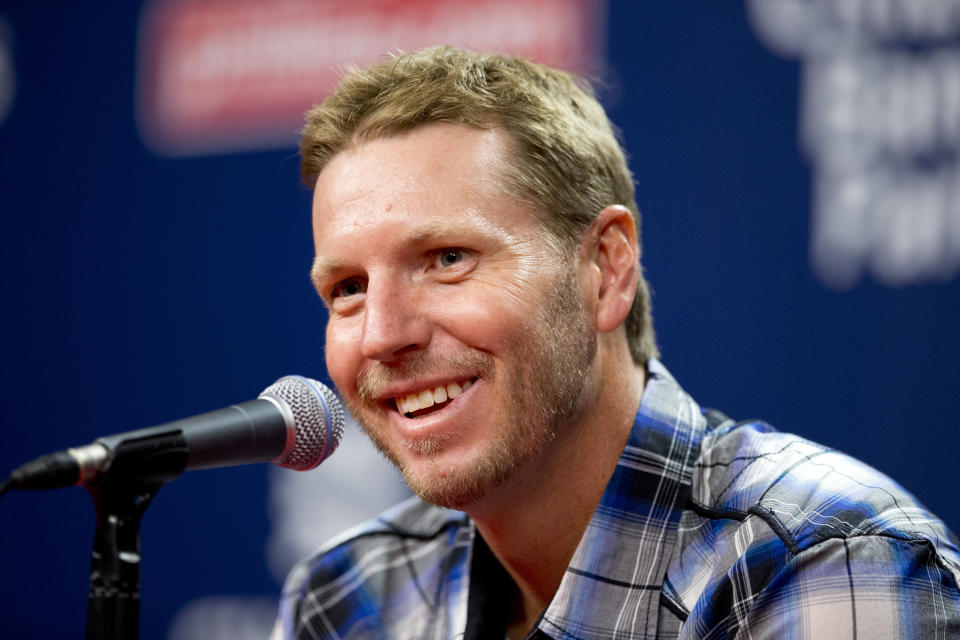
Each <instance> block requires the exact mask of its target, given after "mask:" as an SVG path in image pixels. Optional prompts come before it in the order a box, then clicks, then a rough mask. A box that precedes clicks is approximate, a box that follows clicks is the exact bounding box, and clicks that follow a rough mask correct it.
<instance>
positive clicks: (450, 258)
mask: <svg viewBox="0 0 960 640" xmlns="http://www.w3.org/2000/svg"><path fill="white" fill-rule="evenodd" d="M462 261H463V249H444V250H443V251H441V252H440V253H439V254H438V255H437V262H439V263H440V266H441V267H452V266H453V265H455V264H457V263H458V262H462Z"/></svg>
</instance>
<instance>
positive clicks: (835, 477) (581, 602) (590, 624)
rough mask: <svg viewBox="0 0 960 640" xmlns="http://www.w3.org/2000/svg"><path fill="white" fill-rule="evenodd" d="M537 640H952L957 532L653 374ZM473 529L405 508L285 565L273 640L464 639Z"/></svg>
mask: <svg viewBox="0 0 960 640" xmlns="http://www.w3.org/2000/svg"><path fill="white" fill-rule="evenodd" d="M648 371H649V373H650V378H649V380H648V382H647V387H646V389H645V391H644V395H643V401H642V404H641V407H640V410H639V412H638V414H637V417H636V421H635V424H634V428H633V431H632V434H631V436H630V439H629V442H628V444H627V446H626V448H625V449H624V451H623V454H622V455H621V458H620V461H619V464H618V466H617V468H616V470H615V471H614V473H613V476H612V477H611V479H610V482H609V484H608V486H607V488H606V491H605V493H604V495H603V497H602V499H601V502H600V505H599V506H598V507H597V510H596V512H595V513H594V515H593V518H592V520H591V521H590V523H589V525H588V527H587V530H586V532H585V533H584V535H583V537H582V539H581V541H580V543H579V545H578V547H577V550H576V552H575V554H574V556H573V559H572V560H571V562H570V566H569V567H568V568H567V572H566V574H565V576H564V578H563V581H562V582H561V585H560V588H559V590H558V592H557V594H556V596H555V597H554V599H553V601H552V602H551V603H550V605H549V607H548V608H547V609H546V611H544V613H543V615H542V617H541V619H540V621H539V623H538V628H537V633H538V634H545V635H546V636H549V637H551V638H557V639H569V640H574V639H576V640H593V639H599V638H734V637H736V638H753V639H760V638H902V639H907V638H911V639H912V638H960V591H958V581H960V552H958V543H957V540H956V538H954V537H953V535H952V534H951V533H950V532H949V531H948V530H947V528H946V527H945V525H944V524H943V523H942V522H940V521H939V520H937V519H936V518H935V517H934V516H932V515H931V514H930V513H928V512H927V511H926V510H925V509H924V508H923V507H922V506H921V505H920V504H919V503H917V501H916V500H915V499H914V498H913V497H912V496H910V495H909V494H908V493H906V492H905V491H904V490H903V489H902V488H901V487H899V486H898V485H897V484H896V483H894V482H893V481H891V480H890V479H889V478H886V477H885V476H883V475H882V474H880V473H879V472H877V471H875V470H873V469H871V468H870V467H868V466H866V465H864V464H862V463H860V462H857V461H856V460H853V459H851V458H849V457H847V456H845V455H843V454H840V453H837V452H835V451H832V450H830V449H827V448H825V447H821V446H818V445H816V444H813V443H811V442H808V441H806V440H804V439H802V438H799V437H796V436H792V435H787V434H781V433H778V432H776V431H774V430H773V429H772V428H771V427H770V426H769V425H766V424H765V423H762V422H746V423H734V422H733V421H732V420H730V419H728V418H726V416H723V414H720V413H719V412H715V411H710V410H707V411H701V410H700V408H699V407H698V406H697V405H696V403H694V401H693V400H692V399H691V398H690V397H689V396H687V395H686V394H685V393H684V392H683V390H682V389H681V388H680V387H679V385H678V384H677V383H676V381H675V380H674V379H673V378H672V377H671V376H670V374H669V372H668V371H667V370H666V369H665V368H664V367H663V365H662V364H660V363H659V362H657V361H656V360H651V361H650V362H649V363H648ZM474 536H475V530H474V527H473V525H472V523H471V522H470V520H469V519H468V518H467V517H466V516H465V515H464V514H462V513H459V512H454V511H447V510H444V509H439V508H437V507H433V506H429V505H426V504H424V503H422V502H419V501H417V500H415V499H414V500H410V501H408V502H405V503H403V504H401V505H398V506H397V507H395V508H394V509H393V510H391V511H389V512H386V513H384V514H383V515H382V516H381V517H380V518H378V519H377V520H375V521H373V522H371V523H368V524H366V525H362V526H361V527H358V528H357V529H354V530H353V531H349V532H347V533H345V534H344V535H342V536H341V537H340V538H338V539H336V540H334V541H332V542H331V543H329V544H328V545H326V546H325V547H324V549H322V550H321V551H320V552H319V553H318V554H317V555H316V556H314V557H312V558H310V559H308V560H307V561H305V562H303V563H301V564H300V565H299V566H298V567H297V568H296V569H294V571H293V572H292V573H291V575H290V577H289V578H288V580H287V584H286V585H285V587H284V592H283V598H282V601H281V607H280V616H279V619H278V624H277V628H276V629H275V634H274V635H275V637H278V638H280V637H283V638H297V639H301V638H311V639H313V638H351V639H353V638H390V639H391V640H393V639H401V640H408V639H409V640H413V639H417V640H426V639H434V638H437V639H440V638H463V637H464V629H465V627H466V615H467V594H468V590H469V576H470V562H471V548H472V544H473V540H474Z"/></svg>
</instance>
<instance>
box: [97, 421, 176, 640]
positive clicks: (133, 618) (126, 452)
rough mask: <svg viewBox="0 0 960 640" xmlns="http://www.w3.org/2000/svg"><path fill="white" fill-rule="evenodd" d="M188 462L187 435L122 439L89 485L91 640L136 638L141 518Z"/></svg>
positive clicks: (127, 639) (138, 615) (137, 628)
mask: <svg viewBox="0 0 960 640" xmlns="http://www.w3.org/2000/svg"><path fill="white" fill-rule="evenodd" d="M186 464H187V449H186V445H185V443H184V442H183V438H182V436H180V435H179V434H177V433H166V434H164V433H161V434H156V435H150V436H146V437H143V438H139V439H134V440H129V441H126V442H123V443H121V444H120V445H119V446H118V447H117V448H116V449H115V450H114V451H113V452H112V453H111V456H110V459H109V460H108V461H107V465H106V468H105V469H104V470H103V471H101V473H100V474H99V475H98V476H97V478H96V481H95V482H93V483H91V484H89V485H88V486H87V489H88V490H89V492H90V495H91V497H92V498H93V504H94V507H95V509H96V512H97V528H96V532H95V533H94V538H93V551H92V553H91V558H90V592H89V595H88V597H87V636H86V637H87V640H136V638H137V637H138V635H139V622H140V560H141V556H140V519H141V518H142V517H143V514H144V512H145V511H146V509H147V507H148V506H149V505H150V501H151V500H153V497H154V496H155V495H156V493H157V491H159V490H160V487H161V486H163V485H164V484H166V483H167V482H169V481H170V480H173V479H174V478H176V477H177V476H179V475H180V474H181V473H182V472H183V470H184V468H185V467H186Z"/></svg>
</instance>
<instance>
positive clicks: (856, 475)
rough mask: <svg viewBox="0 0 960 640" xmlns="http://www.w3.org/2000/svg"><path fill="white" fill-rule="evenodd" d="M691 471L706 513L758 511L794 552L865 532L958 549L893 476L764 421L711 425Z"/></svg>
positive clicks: (694, 500)
mask: <svg viewBox="0 0 960 640" xmlns="http://www.w3.org/2000/svg"><path fill="white" fill-rule="evenodd" d="M693 474H694V481H693V485H692V494H691V504H692V506H694V508H698V509H701V510H702V515H703V516H705V517H708V518H710V517H722V516H724V515H726V516H729V517H731V518H733V519H740V520H744V519H746V518H747V517H749V516H756V517H758V518H760V519H762V520H763V521H764V522H765V523H767V524H768V525H769V526H770V527H771V528H772V529H774V530H775V532H776V533H777V535H778V537H780V538H781V539H782V540H783V542H784V544H785V545H786V546H787V547H788V549H789V550H790V551H791V552H793V553H799V552H800V551H803V550H804V549H808V548H810V547H812V546H814V545H816V544H818V543H821V542H824V541H825V540H828V539H840V538H851V537H857V536H864V535H883V536H889V537H893V538H898V539H902V540H925V541H929V542H931V543H933V544H935V545H936V546H938V547H943V548H945V549H950V550H952V551H954V552H955V551H956V550H957V547H956V542H957V541H956V539H955V538H954V537H953V535H952V534H951V533H950V531H949V530H948V529H947V528H946V526H945V525H944V524H943V522H941V521H940V520H939V519H938V518H936V517H935V516H934V515H933V514H931V513H930V512H929V511H927V510H926V508H924V507H923V506H922V505H921V504H920V503H919V502H918V501H917V500H916V498H914V497H913V496H912V495H911V494H910V493H909V492H907V491H906V490H905V489H904V488H903V487H901V486H900V485H899V484H897V483H896V482H895V481H894V480H892V479H890V478H889V477H887V476H886V475H884V474H882V473H881V472H879V471H877V470H876V469H873V468H872V467H870V466H868V465H866V464H864V463H863V462H860V461H859V460H856V459H854V458H852V457H850V456H848V455H846V454H843V453H841V452H839V451H835V450H833V449H830V448H828V447H824V446H822V445H819V444H816V443H813V442H810V441H809V440H806V439H804V438H801V437H799V436H795V435H791V434H787V433H780V432H778V431H776V430H774V429H773V428H772V427H771V426H770V425H768V424H766V423H764V422H760V421H749V422H741V423H734V422H733V421H730V420H727V421H726V422H724V423H721V424H719V425H718V426H717V427H716V428H714V429H712V430H710V431H708V432H707V433H706V434H705V436H704V439H703V444H702V447H701V451H700V456H699V457H698V459H697V461H696V463H695V464H694V472H693ZM956 569H958V574H960V566H958V567H956Z"/></svg>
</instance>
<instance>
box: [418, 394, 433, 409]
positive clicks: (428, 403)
mask: <svg viewBox="0 0 960 640" xmlns="http://www.w3.org/2000/svg"><path fill="white" fill-rule="evenodd" d="M417 399H418V400H419V401H420V408H421V409H426V408H427V407H432V406H433V393H432V392H431V391H430V390H429V389H428V390H427V391H421V392H420V395H419V396H418V397H417Z"/></svg>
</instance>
